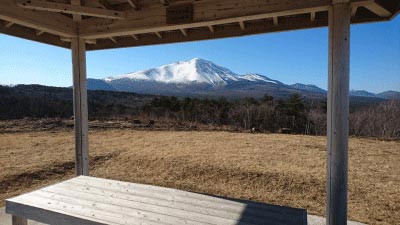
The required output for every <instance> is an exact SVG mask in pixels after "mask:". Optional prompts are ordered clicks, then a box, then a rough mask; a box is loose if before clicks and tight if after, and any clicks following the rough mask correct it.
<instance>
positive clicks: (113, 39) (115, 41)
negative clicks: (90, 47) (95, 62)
mask: <svg viewBox="0 0 400 225" xmlns="http://www.w3.org/2000/svg"><path fill="white" fill-rule="evenodd" d="M108 39H110V40H111V41H112V42H114V43H117V40H115V38H113V37H109V38H108Z"/></svg>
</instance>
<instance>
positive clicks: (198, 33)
mask: <svg viewBox="0 0 400 225" xmlns="http://www.w3.org/2000/svg"><path fill="white" fill-rule="evenodd" d="M323 26H327V17H319V18H316V19H315V21H314V22H313V23H310V18H307V17H304V16H299V17H285V18H281V19H280V21H279V26H275V25H274V24H273V23H266V22H265V21H264V20H259V21H254V22H251V24H250V23H249V25H248V26H247V27H246V30H244V31H243V30H241V29H240V27H239V26H238V25H236V24H231V25H230V26H225V27H224V28H221V29H216V28H215V27H214V29H215V32H214V33H210V31H209V28H208V27H204V28H199V29H193V30H190V32H188V36H183V35H182V34H181V33H180V32H169V33H168V35H163V38H162V39H160V38H159V37H157V36H156V35H152V34H143V35H140V40H134V39H133V38H131V37H130V36H120V37H119V39H118V43H116V44H115V43H113V42H110V41H107V40H106V39H98V41H97V44H96V45H93V46H88V50H97V49H109V48H118V47H134V46H145V45H155V44H166V43H179V42H188V41H198V40H210V39H218V38H226V37H235V36H245V35H253V34H263V33H268V32H280V31H287V30H296V29H304V28H305V27H307V28H315V27H323Z"/></svg>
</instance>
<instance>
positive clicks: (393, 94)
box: [377, 91, 400, 99]
mask: <svg viewBox="0 0 400 225" xmlns="http://www.w3.org/2000/svg"><path fill="white" fill-rule="evenodd" d="M377 96H379V97H381V98H385V99H400V92H398V91H385V92H382V93H380V94H377Z"/></svg>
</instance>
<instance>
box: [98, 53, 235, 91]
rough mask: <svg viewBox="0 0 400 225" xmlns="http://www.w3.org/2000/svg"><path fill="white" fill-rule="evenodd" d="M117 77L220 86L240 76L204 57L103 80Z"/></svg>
mask: <svg viewBox="0 0 400 225" xmlns="http://www.w3.org/2000/svg"><path fill="white" fill-rule="evenodd" d="M119 79H131V80H136V81H153V82H160V83H167V84H193V83H198V84H201V83H203V84H204V83H206V84H209V85H211V86H220V85H226V84H228V83H229V82H230V81H238V80H239V79H240V77H239V75H237V74H235V73H233V72H232V71H230V70H229V69H227V68H224V67H222V66H218V65H216V64H214V63H212V62H210V61H207V60H204V59H199V58H195V59H192V60H190V61H186V62H176V63H172V64H168V65H164V66H161V67H158V68H155V69H149V70H144V71H139V72H134V73H128V74H123V75H120V76H116V77H108V78H106V79H105V81H106V82H112V81H115V80H119Z"/></svg>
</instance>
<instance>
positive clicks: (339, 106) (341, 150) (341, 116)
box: [326, 0, 351, 225]
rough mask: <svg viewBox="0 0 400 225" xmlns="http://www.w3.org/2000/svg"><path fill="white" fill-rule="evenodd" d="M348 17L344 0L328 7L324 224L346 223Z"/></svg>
mask: <svg viewBox="0 0 400 225" xmlns="http://www.w3.org/2000/svg"><path fill="white" fill-rule="evenodd" d="M350 18H351V7H350V3H349V1H348V0H333V5H332V6H331V7H330V9H329V80H328V130H327V136H328V143H327V185H326V186H327V208H326V212H327V216H326V224H327V225H345V224H347V170H348V166H347V165H348V138H349V74H350Z"/></svg>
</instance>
